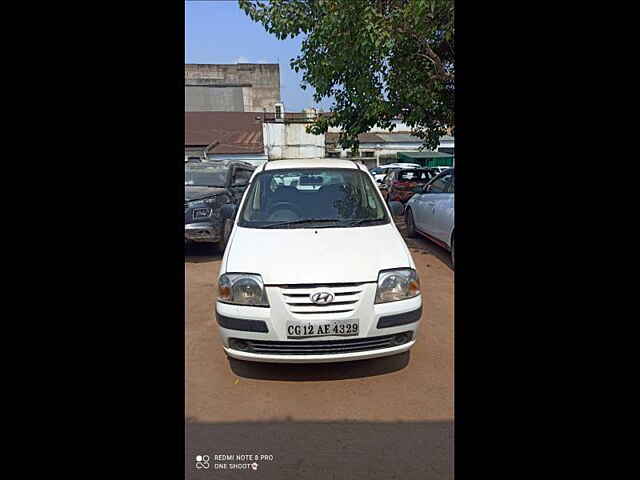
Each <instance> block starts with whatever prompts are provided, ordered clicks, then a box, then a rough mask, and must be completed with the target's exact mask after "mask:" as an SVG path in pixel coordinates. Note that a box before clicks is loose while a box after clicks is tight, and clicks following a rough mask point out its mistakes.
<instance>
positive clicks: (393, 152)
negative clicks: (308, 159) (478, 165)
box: [325, 121, 455, 167]
mask: <svg viewBox="0 0 640 480" xmlns="http://www.w3.org/2000/svg"><path fill="white" fill-rule="evenodd" d="M339 136H340V130H339V129H338V128H335V127H330V128H329V131H328V132H327V133H326V135H325V146H326V156H327V157H336V158H343V157H351V155H352V154H351V151H350V150H348V149H344V148H342V147H340V145H339V144H338V138H339ZM358 140H359V142H360V145H359V152H358V154H359V158H361V159H363V161H364V162H365V163H366V164H367V166H368V167H375V166H378V165H384V164H387V163H393V162H396V161H397V154H398V153H399V152H415V151H417V150H419V149H420V147H421V146H422V140H421V139H420V138H419V137H416V136H415V135H412V134H411V129H410V127H409V126H407V125H405V124H404V123H402V122H400V121H396V122H395V128H394V130H393V131H392V132H389V131H388V130H383V129H381V128H372V129H371V130H369V132H367V133H362V134H360V135H358ZM454 149H455V139H454V137H453V136H451V135H445V136H443V137H441V138H440V144H439V145H438V147H437V149H436V151H438V152H443V153H449V154H452V155H453V154H454ZM369 159H371V160H369Z"/></svg>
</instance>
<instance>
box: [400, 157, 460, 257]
mask: <svg viewBox="0 0 640 480" xmlns="http://www.w3.org/2000/svg"><path fill="white" fill-rule="evenodd" d="M454 187H455V175H454V169H453V168H448V169H447V170H445V171H444V172H442V173H440V174H439V175H437V176H436V177H434V178H432V179H431V180H430V181H429V183H427V184H426V185H424V186H423V187H417V188H416V190H415V195H413V196H412V197H411V198H410V199H409V201H408V202H407V205H406V207H405V210H404V215H405V222H406V224H407V235H409V236H410V237H416V236H417V235H418V234H420V235H423V236H425V237H427V238H429V239H430V240H432V241H433V242H434V243H437V244H438V245H440V246H442V247H444V248H446V249H447V250H449V251H450V252H451V263H452V264H455V228H454V227H455V222H454V196H455V192H454Z"/></svg>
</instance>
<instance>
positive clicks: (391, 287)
mask: <svg viewBox="0 0 640 480" xmlns="http://www.w3.org/2000/svg"><path fill="white" fill-rule="evenodd" d="M418 295H420V279H419V278H418V275H417V274H416V271H415V270H414V269H412V268H398V269H394V270H383V271H381V272H380V273H379V274H378V289H377V290H376V301H375V303H387V302H396V301H398V300H406V299H407V298H413V297H417V296H418Z"/></svg>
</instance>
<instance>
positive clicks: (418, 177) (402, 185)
mask: <svg viewBox="0 0 640 480" xmlns="http://www.w3.org/2000/svg"><path fill="white" fill-rule="evenodd" d="M435 176H436V173H435V171H434V170H433V169H430V168H411V169H401V170H392V171H391V172H390V173H389V174H388V175H387V176H386V177H385V178H384V180H383V182H382V184H381V185H380V190H381V191H382V196H383V197H384V198H385V200H386V201H387V203H389V202H401V203H405V202H407V201H408V200H409V199H410V198H411V197H412V196H413V195H414V190H415V188H416V187H417V186H421V185H426V183H427V182H428V181H429V180H431V179H432V178H433V177H435Z"/></svg>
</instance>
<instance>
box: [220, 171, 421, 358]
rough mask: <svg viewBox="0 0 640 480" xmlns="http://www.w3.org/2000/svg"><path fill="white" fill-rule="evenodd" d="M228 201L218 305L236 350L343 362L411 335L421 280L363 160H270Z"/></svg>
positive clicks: (227, 340) (407, 344)
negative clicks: (235, 202) (236, 201)
mask: <svg viewBox="0 0 640 480" xmlns="http://www.w3.org/2000/svg"><path fill="white" fill-rule="evenodd" d="M291 177H294V179H295V180H294V181H288V182H286V183H285V182H284V181H283V179H285V178H286V179H290V178H291ZM287 183H288V184H287ZM310 187H313V188H310ZM230 212H231V207H229V209H228V210H227V213H225V215H228V216H235V220H234V226H233V230H232V232H231V235H230V236H229V240H228V243H227V247H226V249H225V252H224V256H223V258H222V262H221V268H220V274H219V277H218V292H219V293H218V298H217V300H216V304H215V315H216V319H217V322H218V326H219V329H220V336H221V337H222V342H223V346H224V350H225V352H226V353H227V355H228V356H229V357H232V358H236V359H240V360H248V361H257V362H276V363H313V362H340V361H347V360H360V359H368V358H376V357H383V356H387V355H395V354H398V353H402V352H405V351H407V350H409V349H410V348H411V347H412V346H413V345H414V343H415V341H416V332H417V330H418V326H419V324H420V318H421V316H422V295H421V293H420V281H419V279H418V275H417V272H416V267H415V264H414V262H413V259H412V257H411V253H410V252H409V249H408V248H407V245H406V244H405V242H404V239H403V238H402V236H401V234H400V232H399V231H398V229H397V227H396V225H395V224H394V222H393V219H392V217H391V214H390V212H389V210H388V208H387V206H386V205H385V203H384V201H383V199H382V196H381V195H380V192H379V191H378V189H377V188H376V186H375V184H374V182H373V178H372V177H371V175H370V174H369V172H368V171H367V170H366V168H365V167H364V166H363V165H359V164H356V163H354V162H352V161H349V160H336V159H320V160H277V161H272V162H267V163H266V164H265V165H263V166H261V167H259V168H258V169H257V170H256V172H255V173H254V175H253V177H252V179H251V182H250V186H249V187H248V188H247V190H246V192H245V194H244V197H243V199H242V201H241V203H240V206H239V208H238V212H237V213H230Z"/></svg>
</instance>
